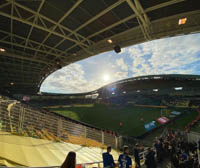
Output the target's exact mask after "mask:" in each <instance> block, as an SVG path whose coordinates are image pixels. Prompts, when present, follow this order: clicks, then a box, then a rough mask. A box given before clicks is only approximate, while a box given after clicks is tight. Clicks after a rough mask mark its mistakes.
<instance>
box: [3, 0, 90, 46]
mask: <svg viewBox="0 0 200 168" xmlns="http://www.w3.org/2000/svg"><path fill="white" fill-rule="evenodd" d="M8 1H10V0H8ZM14 4H15V5H16V2H14ZM20 6H21V8H23V9H25V10H27V11H29V9H26V8H25V7H24V6H22V5H20ZM15 8H16V9H17V7H16V6H15ZM16 11H17V10H16ZM29 12H30V11H29ZM0 15H2V16H4V17H8V18H10V19H13V20H17V21H19V22H22V23H24V24H28V25H30V26H34V27H36V28H38V29H41V30H43V31H46V32H49V33H52V34H54V35H56V36H58V37H61V38H64V39H66V40H69V41H73V42H74V43H77V44H78V45H80V46H85V47H88V45H87V44H85V43H82V42H79V41H77V40H74V39H72V38H70V37H68V36H65V35H63V34H60V33H58V32H55V31H52V30H51V29H49V28H46V27H44V26H41V25H38V24H35V23H32V22H30V21H27V20H26V19H23V18H22V17H21V16H19V17H16V16H11V15H9V14H7V13H4V12H2V11H0ZM19 15H20V14H19Z"/></svg>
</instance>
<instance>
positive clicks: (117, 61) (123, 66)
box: [116, 58, 128, 71]
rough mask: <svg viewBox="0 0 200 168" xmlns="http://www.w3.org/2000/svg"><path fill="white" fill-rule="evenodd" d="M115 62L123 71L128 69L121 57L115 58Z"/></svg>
mask: <svg viewBox="0 0 200 168" xmlns="http://www.w3.org/2000/svg"><path fill="white" fill-rule="evenodd" d="M116 64H117V65H118V66H119V67H120V68H121V69H122V70H123V71H127V70H128V65H127V64H125V62H124V59H123V58H119V59H117V60H116Z"/></svg>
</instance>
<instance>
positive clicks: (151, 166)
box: [145, 148, 157, 168]
mask: <svg viewBox="0 0 200 168" xmlns="http://www.w3.org/2000/svg"><path fill="white" fill-rule="evenodd" d="M145 165H146V167H147V168H156V167H157V166H156V161H155V152H154V151H152V150H151V149H150V148H148V149H147V154H146V156H145Z"/></svg>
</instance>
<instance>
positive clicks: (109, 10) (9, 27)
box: [0, 0, 200, 94]
mask: <svg viewBox="0 0 200 168" xmlns="http://www.w3.org/2000/svg"><path fill="white" fill-rule="evenodd" d="M199 30H200V5H199V0H162V1H160V0H148V1H147V0H59V1H58V0H46V1H45V0H1V1H0V78H1V80H0V88H1V89H2V90H9V91H10V92H12V93H24V94H34V93H37V92H38V91H39V89H40V85H41V83H42V82H43V80H44V79H45V78H46V77H47V76H48V75H49V74H51V73H52V72H54V71H56V70H57V69H59V68H61V67H62V66H65V65H68V64H70V63H73V62H75V61H78V60H81V59H84V58H87V57H90V56H93V55H96V54H98V53H102V52H105V51H109V50H113V48H114V46H115V45H119V46H120V47H126V46H129V45H134V44H137V43H141V42H145V41H149V40H154V39H159V38H164V37H171V36H175V35H183V34H189V33H197V32H199Z"/></svg>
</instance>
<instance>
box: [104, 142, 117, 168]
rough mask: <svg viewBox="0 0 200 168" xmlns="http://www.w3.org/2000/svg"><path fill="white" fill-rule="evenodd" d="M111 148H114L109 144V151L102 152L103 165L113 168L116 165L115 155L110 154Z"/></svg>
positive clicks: (106, 167) (105, 167)
mask: <svg viewBox="0 0 200 168" xmlns="http://www.w3.org/2000/svg"><path fill="white" fill-rule="evenodd" d="M111 150H112V148H111V146H108V147H107V152H105V153H103V154H102V157H103V167H104V168H113V167H115V163H114V160H113V156H112V155H111V154H110V152H111Z"/></svg>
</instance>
